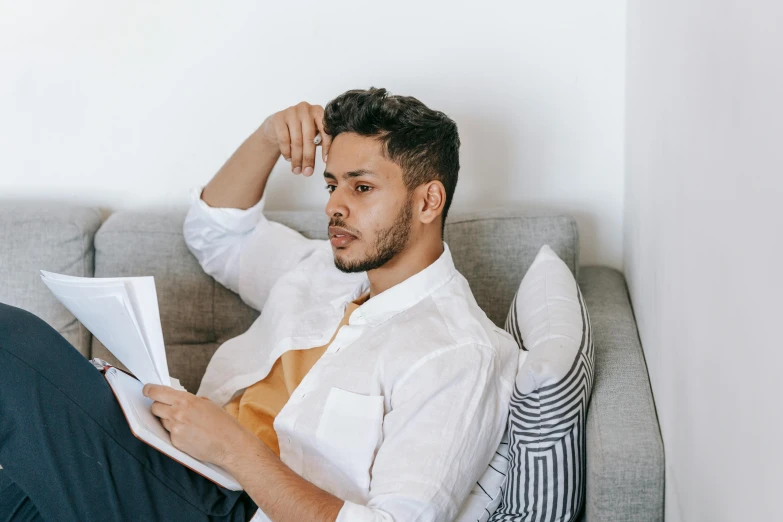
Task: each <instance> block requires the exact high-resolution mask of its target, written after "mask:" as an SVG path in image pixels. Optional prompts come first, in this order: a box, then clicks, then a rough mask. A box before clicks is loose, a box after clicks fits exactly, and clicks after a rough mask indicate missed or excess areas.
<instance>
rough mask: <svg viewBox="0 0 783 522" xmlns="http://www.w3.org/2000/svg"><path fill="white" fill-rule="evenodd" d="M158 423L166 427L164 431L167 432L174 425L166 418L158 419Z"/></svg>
mask: <svg viewBox="0 0 783 522" xmlns="http://www.w3.org/2000/svg"><path fill="white" fill-rule="evenodd" d="M160 423H161V424H163V427H164V428H166V431H168V432H171V428H172V427H173V426H174V423H173V422H171V421H170V420H168V419H160Z"/></svg>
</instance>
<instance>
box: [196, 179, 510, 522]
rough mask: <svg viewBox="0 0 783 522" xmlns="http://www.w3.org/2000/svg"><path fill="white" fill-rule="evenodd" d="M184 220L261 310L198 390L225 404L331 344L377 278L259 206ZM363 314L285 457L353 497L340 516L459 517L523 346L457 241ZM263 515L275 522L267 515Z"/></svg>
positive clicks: (294, 426)
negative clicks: (479, 289)
mask: <svg viewBox="0 0 783 522" xmlns="http://www.w3.org/2000/svg"><path fill="white" fill-rule="evenodd" d="M200 195H201V188H196V189H193V190H192V191H191V206H190V209H189V211H188V214H187V217H186V218H185V223H184V235H185V241H186V243H187V245H188V248H189V249H190V250H191V252H193V254H194V255H195V256H196V258H197V259H198V261H199V263H200V264H201V266H202V267H203V269H204V270H205V271H206V272H207V273H208V274H210V275H212V276H213V277H214V278H215V279H216V280H217V281H218V282H220V283H221V284H223V285H224V286H226V287H227V288H229V289H231V290H233V291H234V292H237V293H238V294H239V296H240V297H241V299H242V300H243V301H244V302H245V303H247V304H248V305H249V306H251V307H253V308H255V309H256V310H260V311H261V315H260V316H259V317H258V318H257V319H256V321H255V322H254V323H253V324H252V326H251V327H250V328H249V329H248V330H247V332H245V333H244V334H242V335H239V336H238V337H235V338H233V339H230V340H228V341H226V342H225V343H223V344H222V345H221V346H220V347H219V349H218V350H217V352H216V353H215V355H214V356H213V357H212V359H211V361H210V363H209V365H208V367H207V370H206V372H205V374H204V378H203V380H202V382H201V386H200V388H199V390H198V393H197V395H200V396H206V397H209V398H210V399H212V400H213V401H215V402H216V403H218V404H219V405H221V406H224V405H225V404H226V403H227V402H228V401H230V400H231V399H232V398H233V397H234V396H235V395H237V394H238V393H240V392H242V391H243V390H244V389H245V388H247V387H248V386H250V385H252V384H254V383H256V382H258V381H259V380H261V379H263V378H264V377H266V375H267V374H268V373H269V371H270V370H271V368H272V365H273V364H274V362H275V361H276V360H277V359H278V358H279V357H280V355H281V354H282V353H284V352H285V351H287V350H302V349H307V348H312V347H315V346H322V345H324V344H326V343H327V342H328V341H329V339H330V338H331V337H332V335H333V334H334V332H335V329H336V328H337V326H338V325H339V323H340V321H341V319H342V318H343V315H344V312H345V308H346V305H347V304H348V303H349V302H350V301H352V300H354V299H356V298H357V297H359V296H360V295H362V294H363V293H364V292H366V291H367V290H368V289H369V287H370V286H369V280H368V278H367V273H366V272H361V273H352V274H345V273H343V272H341V271H340V270H338V269H337V268H336V267H335V265H334V257H333V254H332V247H331V244H330V242H329V241H328V240H316V239H308V238H305V237H304V236H303V235H301V234H300V233H299V232H297V231H295V230H293V229H291V228H289V227H286V226H284V225H282V224H280V223H276V222H273V221H269V220H268V219H266V218H265V217H264V215H263V214H262V212H261V210H262V208H263V201H264V200H263V199H262V200H261V201H259V202H258V203H257V204H256V205H255V206H253V207H252V208H249V209H246V210H241V209H228V208H213V207H210V206H208V205H207V204H206V203H205V202H204V201H203V200H202V199H201V197H200ZM443 249H444V250H443V253H442V255H441V256H440V257H439V258H438V259H437V260H436V261H435V262H434V263H432V264H431V265H430V266H428V267H427V268H425V269H424V270H422V271H420V272H419V273H417V274H414V275H413V276H411V277H409V278H408V279H406V280H404V281H402V282H401V283H398V284H397V285H395V286H393V287H391V288H389V289H387V290H385V291H384V292H381V293H379V294H378V295H376V296H374V297H372V298H371V299H369V300H368V301H366V302H365V303H364V304H362V305H361V306H359V307H358V308H357V309H356V310H354V312H353V313H352V314H351V316H350V318H349V320H348V324H347V325H345V326H343V327H342V328H340V330H339V332H338V333H337V335H336V337H335V338H334V340H333V341H332V343H331V344H330V345H329V347H328V349H327V350H326V352H325V353H324V354H323V355H322V356H321V358H320V359H319V360H318V361H317V362H316V363H315V365H314V366H313V367H312V369H311V370H310V371H309V372H308V373H307V374H306V375H305V377H304V379H303V380H302V382H301V384H300V385H299V386H298V387H297V388H296V389H295V390H294V392H293V394H292V395H291V397H290V399H289V400H288V402H287V403H286V404H285V406H284V407H283V409H282V410H281V411H280V413H279V414H278V415H277V417H276V418H275V421H274V428H275V431H276V432H277V436H278V439H279V444H280V459H281V460H282V461H283V462H284V463H285V464H286V465H287V466H288V467H290V468H291V469H292V470H293V471H294V472H296V473H297V474H299V475H300V476H302V477H303V478H305V479H306V480H308V481H310V482H312V483H313V484H315V485H316V486H318V487H320V488H321V489H324V490H326V491H328V492H330V493H332V494H333V495H335V496H337V497H338V498H340V499H342V500H344V505H343V507H342V508H341V510H340V512H339V516H338V518H337V521H338V522H381V521H383V522H390V521H399V522H414V521H420V522H435V521H444V522H445V521H451V520H453V519H454V517H455V516H456V514H457V512H458V510H459V508H460V506H461V505H462V503H463V502H464V501H465V499H466V498H467V497H468V494H469V493H470V491H471V488H472V487H473V486H474V484H475V483H476V481H477V480H478V478H479V477H480V476H481V474H482V473H483V472H484V470H485V469H486V468H487V465H488V463H489V462H490V460H491V458H492V456H493V455H494V452H495V449H496V448H497V447H498V444H499V442H500V439H501V437H502V435H503V431H504V430H505V427H506V420H507V415H508V405H509V401H510V398H511V392H512V388H513V383H514V379H515V376H516V369H517V360H518V357H519V355H518V354H519V349H518V347H517V344H516V342H515V341H514V339H513V337H511V335H510V334H508V333H507V332H505V331H504V330H503V329H501V328H498V327H497V326H495V324H494V323H492V321H490V320H489V318H487V316H486V314H485V313H484V312H483V311H482V310H481V308H479V306H478V305H477V304H476V301H475V299H474V297H473V294H472V292H471V291H470V287H469V285H468V282H467V280H466V279H465V278H464V277H463V276H462V274H460V273H459V272H458V271H457V270H456V269H455V267H454V263H453V262H452V257H451V252H450V250H449V248H448V245H447V244H446V243H445V242H444V243H443ZM253 520H263V521H266V520H269V518H268V517H266V515H265V514H264V513H263V512H262V511H261V510H260V509H259V511H258V512H257V513H256V515H255V516H254V517H253Z"/></svg>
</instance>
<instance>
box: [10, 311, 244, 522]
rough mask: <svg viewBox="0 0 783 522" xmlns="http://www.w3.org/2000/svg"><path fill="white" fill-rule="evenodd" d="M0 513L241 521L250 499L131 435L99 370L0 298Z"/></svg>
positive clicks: (81, 521) (60, 519) (63, 519)
mask: <svg viewBox="0 0 783 522" xmlns="http://www.w3.org/2000/svg"><path fill="white" fill-rule="evenodd" d="M0 465H2V467H3V468H4V469H2V470H0V521H2V522H5V521H7V520H14V521H17V520H47V521H55V522H68V521H74V522H85V521H87V522H89V521H92V520H99V521H115V520H116V521H120V520H129V521H134V522H136V521H165V522H175V521H179V520H182V521H189V522H190V521H238V520H241V521H246V520H249V519H250V518H251V517H252V516H253V514H254V513H255V511H256V509H257V507H256V504H255V503H254V502H253V501H252V500H251V499H250V497H249V496H248V495H247V493H245V492H236V491H229V490H227V489H224V488H222V487H220V486H217V485H216V484H214V483H213V482H210V481H209V480H207V479H205V478H203V477H202V476H201V475H199V474H197V473H195V472H193V471H191V470H189V469H188V468H186V467H184V466H182V465H181V464H179V463H178V462H176V461H174V460H173V459H171V458H169V457H168V456H166V455H164V454H162V453H160V452H158V451H156V450H155V449H153V448H151V447H150V446H148V445H147V444H145V443H143V442H141V441H140V440H138V439H137V438H135V437H134V436H133V434H132V433H131V431H130V429H129V428H128V423H127V421H126V420H125V417H124V416H123V414H122V410H121V409H120V407H119V405H118V404H117V400H116V399H115V397H114V394H113V393H112V391H111V389H110V388H109V386H108V384H107V383H106V381H105V379H104V378H103V375H101V373H100V372H99V371H98V370H96V369H95V368H94V367H93V366H92V364H90V362H89V361H88V360H87V359H85V358H84V357H83V356H82V355H81V354H79V352H78V351H77V350H76V349H74V348H73V346H71V345H70V343H68V341H66V340H65V339H64V338H63V337H62V336H61V335H60V334H59V333H57V331H56V330H54V329H53V328H51V327H50V326H49V325H48V324H46V323H45V322H44V321H43V320H41V319H40V318H38V317H37V316H35V315H33V314H31V313H29V312H27V311H24V310H22V309H20V308H16V307H13V306H8V305H5V304H2V303H0Z"/></svg>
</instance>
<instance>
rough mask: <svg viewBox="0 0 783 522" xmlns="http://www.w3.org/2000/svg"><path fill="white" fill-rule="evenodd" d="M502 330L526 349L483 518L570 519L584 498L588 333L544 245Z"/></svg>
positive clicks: (575, 294) (581, 309) (558, 264)
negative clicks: (503, 464) (497, 493)
mask: <svg viewBox="0 0 783 522" xmlns="http://www.w3.org/2000/svg"><path fill="white" fill-rule="evenodd" d="M505 329H506V330H507V331H508V332H510V333H511V334H512V335H513V336H514V338H515V339H516V340H517V343H518V344H519V346H520V348H521V349H523V350H526V351H527V352H528V353H527V357H524V358H522V357H520V361H522V362H521V363H520V367H519V369H518V371H517V378H516V385H515V387H514V392H513V394H512V396H511V404H510V406H509V418H508V430H507V435H508V437H507V440H508V457H509V462H508V464H509V465H508V470H507V476H506V477H505V481H504V484H503V485H502V487H501V489H502V494H501V502H500V505H499V506H498V507H497V509H496V510H495V511H494V513H492V515H491V516H490V517H489V520H490V522H512V521H513V522H522V521H527V520H547V521H549V522H570V521H572V520H576V518H577V515H578V514H579V512H580V510H581V508H582V504H583V503H584V496H585V476H586V473H585V471H586V470H585V449H586V448H585V446H586V443H585V421H586V415H587V407H588V403H589V401H590V393H591V391H592V383H593V361H594V350H593V335H592V328H591V325H590V316H589V314H588V313H587V307H586V306H585V303H584V299H583V298H582V292H581V291H580V289H579V286H578V284H577V282H576V280H575V279H574V276H573V274H572V273H571V270H570V269H569V268H568V266H567V265H566V264H565V263H564V262H563V261H562V260H561V259H560V258H559V257H558V256H557V254H556V253H555V252H554V251H553V250H552V249H551V248H550V247H549V246H548V245H544V246H543V247H541V249H540V250H539V252H538V255H536V258H535V260H534V261H533V264H532V265H531V266H530V268H529V269H528V271H527V272H526V273H525V276H524V277H523V278H522V282H521V283H520V285H519V290H518V291H517V294H516V295H515V296H514V301H513V302H512V304H511V310H510V311H509V314H508V318H507V319H506V325H505Z"/></svg>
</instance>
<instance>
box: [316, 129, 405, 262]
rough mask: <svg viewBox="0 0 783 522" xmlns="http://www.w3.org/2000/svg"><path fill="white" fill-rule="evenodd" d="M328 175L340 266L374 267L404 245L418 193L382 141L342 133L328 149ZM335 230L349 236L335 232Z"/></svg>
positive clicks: (334, 249)
mask: <svg viewBox="0 0 783 522" xmlns="http://www.w3.org/2000/svg"><path fill="white" fill-rule="evenodd" d="M324 179H325V181H326V184H327V188H326V190H327V191H328V192H330V194H329V201H328V202H327V204H326V215H327V216H329V227H330V231H329V232H330V233H329V238H330V241H331V243H332V252H333V253H334V264H335V266H336V267H337V268H338V269H339V270H341V271H343V272H364V271H366V270H373V269H375V268H379V267H381V266H383V265H385V264H386V263H387V262H388V261H390V260H391V259H393V258H394V257H395V256H396V255H397V254H398V253H400V252H401V251H402V250H403V249H404V248H405V246H406V245H407V244H408V242H409V240H410V235H411V224H412V218H413V208H412V206H411V203H412V197H413V192H411V193H409V192H408V190H407V189H406V188H405V185H404V184H403V181H402V169H401V168H400V167H399V166H398V165H397V164H395V163H393V162H391V161H389V160H388V159H386V158H385V157H384V156H383V152H382V146H381V143H380V142H379V141H378V140H376V139H373V138H368V137H365V136H359V135H358V134H355V133H342V134H339V135H338V136H337V137H336V138H335V139H334V141H333V142H332V146H331V147H330V149H329V158H328V162H327V165H326V171H325V172H324ZM331 227H340V228H342V229H345V230H344V231H339V230H338V231H335V230H334V229H331ZM335 232H336V233H337V234H342V233H343V232H346V233H347V234H348V235H346V236H344V237H342V238H341V237H335ZM351 236H353V237H351Z"/></svg>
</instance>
